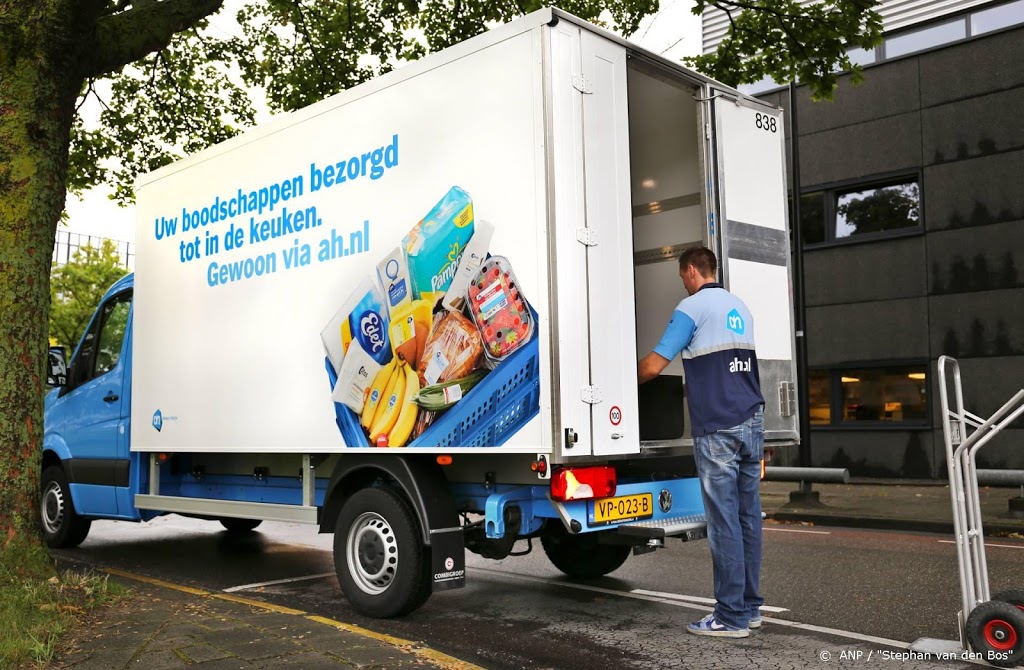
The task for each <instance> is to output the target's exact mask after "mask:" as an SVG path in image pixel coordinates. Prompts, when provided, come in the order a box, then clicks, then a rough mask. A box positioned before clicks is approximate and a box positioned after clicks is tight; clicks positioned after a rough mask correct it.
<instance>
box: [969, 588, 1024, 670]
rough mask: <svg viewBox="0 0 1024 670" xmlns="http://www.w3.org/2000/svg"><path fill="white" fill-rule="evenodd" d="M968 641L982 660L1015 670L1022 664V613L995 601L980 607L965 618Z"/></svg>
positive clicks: (1023, 647) (1023, 628) (1023, 635)
mask: <svg viewBox="0 0 1024 670" xmlns="http://www.w3.org/2000/svg"><path fill="white" fill-rule="evenodd" d="M966 629H967V641H968V643H970V645H971V648H972V649H974V651H976V652H978V653H979V654H981V655H982V658H983V660H985V661H988V662H989V663H991V664H992V665H994V666H996V667H999V668H1015V667H1017V665H1019V664H1020V662H1021V661H1022V660H1024V612H1022V611H1021V610H1019V609H1017V608H1016V607H1015V606H1014V605H1011V604H1010V603H1006V602H1000V601H998V600H992V601H989V602H987V603H982V604H980V605H978V606H977V607H975V608H974V610H973V611H971V614H970V616H968V617H967V626H966Z"/></svg>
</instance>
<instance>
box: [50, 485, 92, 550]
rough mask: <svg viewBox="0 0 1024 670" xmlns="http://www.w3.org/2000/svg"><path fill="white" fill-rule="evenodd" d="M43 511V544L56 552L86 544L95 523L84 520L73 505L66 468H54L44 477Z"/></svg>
mask: <svg viewBox="0 0 1024 670" xmlns="http://www.w3.org/2000/svg"><path fill="white" fill-rule="evenodd" d="M39 483H40V488H41V491H42V496H41V498H40V504H39V511H40V517H41V519H42V522H43V540H44V541H45V542H46V545H47V546H49V547H53V548H54V549H66V548H68V547H77V546H78V545H80V544H82V542H83V541H85V537H86V536H87V535H88V534H89V528H90V527H92V521H90V520H89V519H83V518H82V517H80V516H78V512H76V511H75V503H74V502H72V501H71V489H70V487H69V486H68V478H67V476H66V475H65V474H64V468H62V467H61V466H59V465H51V466H50V467H48V468H46V470H44V471H43V475H42V477H40V482H39Z"/></svg>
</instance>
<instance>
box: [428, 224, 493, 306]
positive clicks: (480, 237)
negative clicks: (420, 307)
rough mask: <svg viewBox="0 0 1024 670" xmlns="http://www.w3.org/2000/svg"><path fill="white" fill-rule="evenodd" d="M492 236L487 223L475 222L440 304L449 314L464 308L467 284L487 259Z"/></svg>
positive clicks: (491, 227)
mask: <svg viewBox="0 0 1024 670" xmlns="http://www.w3.org/2000/svg"><path fill="white" fill-rule="evenodd" d="M493 234H494V226H492V225H491V224H490V223H488V222H487V221H483V220H480V221H477V222H476V230H474V231H473V237H471V238H469V242H468V243H467V244H466V248H465V249H464V250H463V251H462V259H461V260H460V261H459V268H458V270H456V271H455V276H454V277H453V278H452V283H451V285H450V286H449V287H448V292H447V293H445V294H444V300H442V301H441V304H442V305H444V308H445V309H447V310H448V311H450V312H461V311H462V308H463V307H465V306H466V292H467V291H468V290H469V282H471V281H472V280H473V277H474V276H475V275H476V272H477V270H479V269H480V264H481V263H483V262H484V259H485V258H486V257H487V248H488V247H489V246H490V244H491V236H492V235H493Z"/></svg>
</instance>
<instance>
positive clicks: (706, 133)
mask: <svg viewBox="0 0 1024 670" xmlns="http://www.w3.org/2000/svg"><path fill="white" fill-rule="evenodd" d="M704 139H706V140H710V139H711V124H710V123H705V124H704Z"/></svg>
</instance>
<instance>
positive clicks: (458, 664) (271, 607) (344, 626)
mask: <svg viewBox="0 0 1024 670" xmlns="http://www.w3.org/2000/svg"><path fill="white" fill-rule="evenodd" d="M102 570H103V572H106V573H108V574H111V575H116V576H118V577H123V578H125V579H131V580H134V581H137V582H143V583H145V584H152V585H153V586H159V587H161V588H165V589H171V590H174V591H181V592H183V593H188V594H190V595H194V596H200V597H203V598H216V599H218V600H227V601H229V602H233V603H240V604H242V605H248V606H250V607H255V608H258V609H263V610H267V611H270V612H277V613H279V614H291V615H294V616H301V617H302V618H304V619H308V620H310V621H315V622H316V623H320V624H324V625H326V626H331V627H333V628H337V629H338V630H343V631H346V632H349V633H355V634H356V635H361V636H363V637H368V638H371V639H374V640H379V641H381V642H386V643H387V644H390V645H394V646H396V647H400V648H401V649H402V650H403V651H406V652H408V653H410V654H413V655H414V656H416V657H417V658H421V659H423V660H426V661H430V662H431V663H434V664H435V665H439V666H441V667H442V668H445V669H446V670H484V668H481V667H480V666H478V665H473V664H472V663H469V662H467V661H463V660H462V659H458V658H455V657H454V656H449V655H448V654H445V653H442V652H440V651H437V650H436V649H431V648H430V647H427V646H425V645H424V644H423V643H422V642H415V641H413V640H405V639H403V638H400V637H395V636H393V635H387V634H385V633H378V632H376V631H372V630H370V629H368V628H363V627H362V626H356V625H355V624H350V623H344V622H342V621H336V620H334V619H328V618H327V617H322V616H317V615H315V614H309V613H307V612H304V611H302V610H297V609H292V608H290V607H283V606H281V605H275V604H273V603H267V602H263V601H261V600H250V599H249V598H240V597H239V596H233V595H229V594H226V593H217V592H214V591H207V590H205V589H197V588H193V587H191V586H185V585H184V584H175V583H174V582H165V581H164V580H162V579H154V578H153V577H146V576H144V575H137V574H135V573H134V572H126V571H125V570H118V569H116V568H102Z"/></svg>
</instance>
